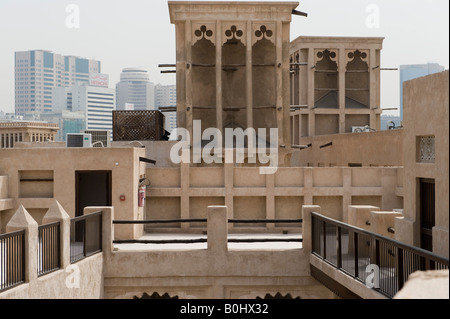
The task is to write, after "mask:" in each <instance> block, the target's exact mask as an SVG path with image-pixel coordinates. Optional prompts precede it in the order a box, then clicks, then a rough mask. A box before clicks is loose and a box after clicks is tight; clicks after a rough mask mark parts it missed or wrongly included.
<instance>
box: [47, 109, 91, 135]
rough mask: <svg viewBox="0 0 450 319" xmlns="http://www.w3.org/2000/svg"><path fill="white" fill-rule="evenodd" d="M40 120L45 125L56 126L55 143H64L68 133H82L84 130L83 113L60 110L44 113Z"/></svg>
mask: <svg viewBox="0 0 450 319" xmlns="http://www.w3.org/2000/svg"><path fill="white" fill-rule="evenodd" d="M40 119H41V120H42V121H45V122H47V123H56V124H58V127H59V130H58V132H57V133H56V136H55V141H66V136H67V134H68V133H82V132H83V131H84V130H85V129H86V118H85V113H84V112H71V111H68V110H61V111H56V112H45V113H42V114H41V115H40Z"/></svg>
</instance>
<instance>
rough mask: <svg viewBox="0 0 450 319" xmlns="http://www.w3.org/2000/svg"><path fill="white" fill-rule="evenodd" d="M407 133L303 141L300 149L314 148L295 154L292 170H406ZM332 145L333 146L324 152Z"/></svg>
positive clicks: (330, 137) (305, 139)
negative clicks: (356, 166)
mask: <svg viewBox="0 0 450 319" xmlns="http://www.w3.org/2000/svg"><path fill="white" fill-rule="evenodd" d="M403 131H404V130H402V129H397V130H388V131H378V132H365V133H346V134H333V135H323V136H315V137H302V138H301V139H300V145H308V144H312V145H311V147H309V148H305V149H302V150H298V149H297V150H295V151H294V152H293V155H292V166H314V167H317V166H349V164H350V163H351V164H361V165H362V166H379V167H383V166H403V158H404V154H403V151H402V150H403V136H404V132H403ZM330 142H332V143H333V145H331V146H328V147H324V148H320V146H322V145H325V144H328V143H330Z"/></svg>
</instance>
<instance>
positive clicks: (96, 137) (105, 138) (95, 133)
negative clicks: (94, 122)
mask: <svg viewBox="0 0 450 319" xmlns="http://www.w3.org/2000/svg"><path fill="white" fill-rule="evenodd" d="M84 133H85V134H91V136H92V147H110V146H111V131H109V130H86V131H84Z"/></svg>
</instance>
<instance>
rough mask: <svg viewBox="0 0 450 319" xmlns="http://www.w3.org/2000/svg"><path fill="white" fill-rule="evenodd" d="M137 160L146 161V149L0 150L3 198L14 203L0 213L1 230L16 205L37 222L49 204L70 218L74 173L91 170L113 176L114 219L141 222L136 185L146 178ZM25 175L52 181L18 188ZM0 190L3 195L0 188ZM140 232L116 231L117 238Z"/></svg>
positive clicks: (135, 228)
mask: <svg viewBox="0 0 450 319" xmlns="http://www.w3.org/2000/svg"><path fill="white" fill-rule="evenodd" d="M141 156H142V157H145V149H142V148H134V147H121V148H59V147H58V148H23V149H22V148H18V149H2V150H0V174H1V175H3V176H8V185H9V186H8V194H9V197H10V198H11V199H13V202H14V206H13V207H11V208H13V210H8V211H5V210H4V211H3V212H2V211H1V210H0V214H1V215H2V224H3V225H6V223H7V222H8V221H9V219H10V218H11V216H12V212H13V211H15V210H16V209H17V208H18V207H19V206H20V205H23V206H24V207H25V208H26V209H29V210H30V213H31V214H32V215H33V217H35V219H36V220H40V219H41V218H42V216H43V214H44V211H45V210H46V209H48V208H49V207H50V205H51V203H53V200H54V199H56V200H58V202H59V203H61V205H62V206H63V207H64V208H65V209H66V210H67V212H68V214H69V215H70V216H71V217H74V216H75V196H76V194H75V193H76V192H75V171H96V170H103V171H111V173H112V205H113V206H114V207H115V208H116V216H117V217H118V218H119V219H127V220H130V219H131V220H133V219H136V220H139V219H142V218H143V216H144V208H141V207H138V202H137V198H138V184H139V178H140V177H141V176H143V175H145V167H146V164H145V163H142V162H139V157H141ZM30 172H31V173H32V172H34V173H36V174H34V175H32V177H33V178H37V177H46V178H47V177H49V176H51V178H49V179H53V181H50V182H33V183H34V185H31V186H30V185H29V184H30V183H21V182H20V178H21V176H23V175H24V174H28V175H27V176H28V177H30V176H31V175H30V174H31V173H30ZM49 174H50V175H49ZM4 179H5V178H3V180H4ZM42 183H43V184H45V185H44V187H42V186H41V184H42ZM25 184H27V185H25ZM3 185H5V182H3ZM2 187H3V191H2V192H3V193H5V190H4V188H5V186H2ZM2 187H0V189H1V188H2ZM121 195H125V201H121V200H120V196H121ZM0 205H1V204H0ZM3 205H5V204H3ZM142 232H143V227H142V225H120V227H118V228H117V233H118V234H121V235H122V236H123V237H129V238H134V237H135V236H137V237H139V236H141V235H142Z"/></svg>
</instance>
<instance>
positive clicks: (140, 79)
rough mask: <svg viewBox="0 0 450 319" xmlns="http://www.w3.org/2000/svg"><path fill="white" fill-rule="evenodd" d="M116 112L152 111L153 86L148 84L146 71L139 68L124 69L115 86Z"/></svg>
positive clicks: (153, 101)
mask: <svg viewBox="0 0 450 319" xmlns="http://www.w3.org/2000/svg"><path fill="white" fill-rule="evenodd" d="M116 96H117V103H116V105H117V109H118V110H126V109H133V110H137V111H138V110H139V111H142V110H154V109H155V86H154V84H153V83H152V82H150V77H149V74H148V71H147V70H145V69H141V68H126V69H123V70H122V73H121V74H120V82H119V83H117V84H116Z"/></svg>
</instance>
